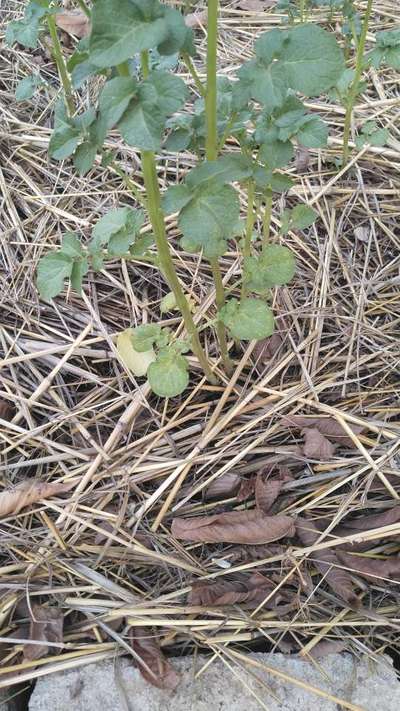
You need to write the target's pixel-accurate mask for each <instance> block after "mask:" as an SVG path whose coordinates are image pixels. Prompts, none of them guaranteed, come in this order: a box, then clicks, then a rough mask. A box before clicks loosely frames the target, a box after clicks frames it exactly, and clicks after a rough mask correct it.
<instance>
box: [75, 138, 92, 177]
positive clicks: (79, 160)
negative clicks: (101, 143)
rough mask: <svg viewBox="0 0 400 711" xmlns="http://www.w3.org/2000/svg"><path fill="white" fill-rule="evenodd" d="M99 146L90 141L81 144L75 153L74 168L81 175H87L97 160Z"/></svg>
mask: <svg viewBox="0 0 400 711" xmlns="http://www.w3.org/2000/svg"><path fill="white" fill-rule="evenodd" d="M96 155H97V146H95V145H94V144H93V143H90V141H84V142H83V143H81V144H80V145H79V146H78V147H77V149H76V151H75V153H74V158H73V160H74V166H75V168H76V170H77V171H78V173H79V175H85V173H87V172H88V171H89V170H90V169H91V167H92V166H93V163H94V162H95V160H96Z"/></svg>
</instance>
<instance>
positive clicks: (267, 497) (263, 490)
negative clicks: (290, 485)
mask: <svg viewBox="0 0 400 711" xmlns="http://www.w3.org/2000/svg"><path fill="white" fill-rule="evenodd" d="M283 484H284V480H283V479H271V478H269V479H267V480H264V478H263V472H262V471H261V472H259V473H258V474H257V480H256V490H255V493H256V506H257V508H258V509H260V511H263V512H264V513H268V511H269V510H270V508H271V506H272V504H273V503H274V502H275V501H276V499H277V498H278V496H279V494H280V493H281V490H282V486H283Z"/></svg>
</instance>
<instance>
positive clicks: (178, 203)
mask: <svg viewBox="0 0 400 711" xmlns="http://www.w3.org/2000/svg"><path fill="white" fill-rule="evenodd" d="M192 196H193V193H192V191H191V190H190V188H189V187H188V186H187V185H185V183H181V184H180V185H171V186H170V187H169V188H168V189H167V190H166V191H165V193H164V195H163V200H162V206H163V210H164V212H165V213H166V214H167V215H169V214H171V213H173V212H179V210H182V208H183V207H185V205H187V204H188V203H189V202H190V201H191V199H192Z"/></svg>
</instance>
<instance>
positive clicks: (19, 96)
mask: <svg viewBox="0 0 400 711" xmlns="http://www.w3.org/2000/svg"><path fill="white" fill-rule="evenodd" d="M42 84H43V82H42V80H41V78H40V76H39V75H38V74H31V75H30V76H28V77H24V79H21V80H20V81H19V82H18V84H17V86H16V89H15V98H16V100H17V101H26V100H27V99H31V98H32V96H33V95H34V93H35V91H36V89H37V88H38V87H39V86H41V85H42Z"/></svg>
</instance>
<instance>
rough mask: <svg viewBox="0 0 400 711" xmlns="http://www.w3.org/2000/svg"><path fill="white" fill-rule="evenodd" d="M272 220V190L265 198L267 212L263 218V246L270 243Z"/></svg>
mask: <svg viewBox="0 0 400 711" xmlns="http://www.w3.org/2000/svg"><path fill="white" fill-rule="evenodd" d="M271 218H272V190H269V191H268V192H267V194H266V197H265V210H264V218H263V245H267V244H268V242H269V235H270V231H271Z"/></svg>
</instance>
